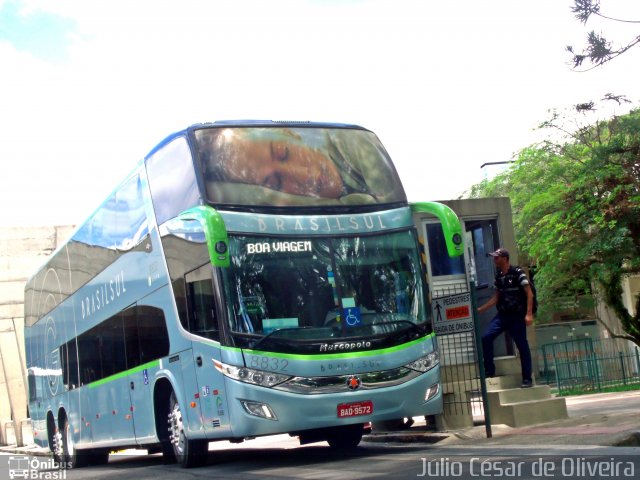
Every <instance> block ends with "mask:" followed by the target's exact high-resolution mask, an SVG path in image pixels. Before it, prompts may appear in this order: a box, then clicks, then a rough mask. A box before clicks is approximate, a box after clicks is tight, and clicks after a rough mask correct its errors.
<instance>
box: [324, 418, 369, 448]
mask: <svg viewBox="0 0 640 480" xmlns="http://www.w3.org/2000/svg"><path fill="white" fill-rule="evenodd" d="M363 433H364V425H363V424H361V423H359V424H357V425H345V426H344V427H336V428H334V429H333V430H332V431H331V432H330V433H329V434H328V435H327V442H328V443H329V446H330V447H331V448H335V449H338V448H339V449H350V448H356V447H357V446H358V445H359V444H360V441H361V440H362V434H363Z"/></svg>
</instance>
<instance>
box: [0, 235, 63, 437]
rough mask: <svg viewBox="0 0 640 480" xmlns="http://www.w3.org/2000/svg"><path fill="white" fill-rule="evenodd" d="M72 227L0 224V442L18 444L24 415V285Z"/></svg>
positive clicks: (25, 394)
mask: <svg viewBox="0 0 640 480" xmlns="http://www.w3.org/2000/svg"><path fill="white" fill-rule="evenodd" d="M73 229H74V227H71V226H63V227H13V228H0V444H7V443H8V440H9V439H8V431H10V432H15V441H16V443H17V444H19V445H21V444H22V434H21V432H22V427H23V423H24V422H25V421H26V419H27V391H26V379H25V378H26V367H25V353H24V287H25V284H26V282H27V280H28V279H29V277H30V276H31V275H33V274H34V273H35V272H36V270H37V269H38V268H39V267H40V266H42V265H43V264H44V262H45V261H46V259H47V257H48V256H49V255H50V254H51V253H52V252H53V251H54V250H55V249H57V248H58V247H59V246H60V244H62V243H64V242H65V241H66V240H67V238H69V237H70V236H71V234H72V232H73Z"/></svg>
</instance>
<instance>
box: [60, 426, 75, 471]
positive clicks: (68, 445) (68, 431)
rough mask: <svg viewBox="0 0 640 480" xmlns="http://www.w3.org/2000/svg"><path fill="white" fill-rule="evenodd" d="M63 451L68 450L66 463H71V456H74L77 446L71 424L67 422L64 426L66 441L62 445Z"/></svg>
mask: <svg viewBox="0 0 640 480" xmlns="http://www.w3.org/2000/svg"><path fill="white" fill-rule="evenodd" d="M62 447H63V449H65V450H66V457H67V458H66V459H65V460H66V461H69V462H70V461H71V456H72V455H73V452H74V449H75V444H74V443H73V434H72V432H71V426H70V425H69V422H68V421H67V422H65V426H64V440H63V443H62Z"/></svg>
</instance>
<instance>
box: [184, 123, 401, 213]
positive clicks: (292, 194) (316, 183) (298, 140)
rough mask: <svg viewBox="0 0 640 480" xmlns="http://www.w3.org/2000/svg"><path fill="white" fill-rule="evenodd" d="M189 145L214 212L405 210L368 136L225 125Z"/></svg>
mask: <svg viewBox="0 0 640 480" xmlns="http://www.w3.org/2000/svg"><path fill="white" fill-rule="evenodd" d="M195 141H196V150H197V156H198V162H199V166H200V169H201V171H202V174H203V176H204V183H205V188H206V195H207V198H208V200H209V202H211V203H212V204H215V205H234V206H235V207H241V208H242V206H247V207H253V206H266V207H279V206H307V207H308V206H311V207H313V206H341V205H347V206H353V205H370V204H389V203H398V202H403V203H406V196H405V193H404V190H403V188H402V184H401V183H400V179H399V178H398V175H397V173H396V171H395V168H394V167H393V164H392V162H391V159H390V158H389V155H388V154H387V152H386V151H385V149H384V147H383V146H382V144H381V143H380V141H379V140H378V138H377V137H376V136H375V135H374V134H373V133H372V132H370V131H367V130H363V129H358V128H319V127H301V128H300V127H298V128H295V127H228V126H224V127H213V128H202V129H199V130H196V131H195Z"/></svg>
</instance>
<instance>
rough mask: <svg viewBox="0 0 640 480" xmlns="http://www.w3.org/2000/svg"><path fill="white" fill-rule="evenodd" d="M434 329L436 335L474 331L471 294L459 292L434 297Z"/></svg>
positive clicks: (432, 306)
mask: <svg viewBox="0 0 640 480" xmlns="http://www.w3.org/2000/svg"><path fill="white" fill-rule="evenodd" d="M431 310H432V313H433V330H434V331H435V332H436V335H451V334H454V333H464V332H471V331H473V315H472V313H471V294H470V293H459V294H456V295H449V296H446V297H440V298H435V299H433V301H432V303H431Z"/></svg>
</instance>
